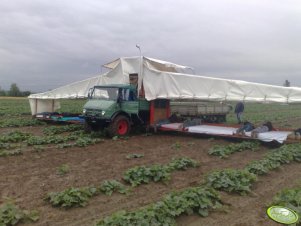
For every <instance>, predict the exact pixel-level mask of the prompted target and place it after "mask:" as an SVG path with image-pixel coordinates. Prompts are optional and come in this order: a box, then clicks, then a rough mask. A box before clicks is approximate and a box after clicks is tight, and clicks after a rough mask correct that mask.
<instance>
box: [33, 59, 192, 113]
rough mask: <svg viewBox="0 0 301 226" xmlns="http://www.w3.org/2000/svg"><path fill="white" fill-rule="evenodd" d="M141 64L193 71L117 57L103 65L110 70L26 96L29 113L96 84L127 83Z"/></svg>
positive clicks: (45, 109)
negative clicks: (130, 75)
mask: <svg viewBox="0 0 301 226" xmlns="http://www.w3.org/2000/svg"><path fill="white" fill-rule="evenodd" d="M142 65H145V66H147V67H149V68H150V69H152V70H159V71H162V72H168V71H171V72H182V73H188V72H189V73H191V72H193V69H192V68H190V67H187V66H183V65H178V64H174V63H171V62H167V61H162V60H156V59H152V58H147V57H123V58H119V59H117V60H114V61H112V62H110V63H107V64H105V65H103V66H104V67H106V68H108V69H111V70H110V71H109V72H106V73H104V74H102V75H98V76H95V77H92V78H89V79H85V80H83V81H79V82H74V83H71V84H68V85H65V86H62V87H59V88H56V89H53V90H50V91H47V92H44V93H37V94H32V95H30V96H29V97H28V98H29V103H30V108H31V113H32V115H35V114H37V113H41V112H54V111H56V110H58V109H59V108H60V104H59V99H74V98H85V97H87V96H88V92H89V89H90V88H92V87H93V86H96V85H106V84H129V74H135V73H136V74H140V71H142ZM140 77H141V76H140ZM141 82H142V80H141V79H140V78H139V82H138V83H139V84H138V87H139V88H140V87H141ZM50 100H51V101H50Z"/></svg>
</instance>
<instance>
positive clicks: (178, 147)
mask: <svg viewBox="0 0 301 226" xmlns="http://www.w3.org/2000/svg"><path fill="white" fill-rule="evenodd" d="M181 147H182V144H181V143H180V142H179V141H177V142H176V143H174V144H173V145H171V148H172V149H176V150H179V149H181Z"/></svg>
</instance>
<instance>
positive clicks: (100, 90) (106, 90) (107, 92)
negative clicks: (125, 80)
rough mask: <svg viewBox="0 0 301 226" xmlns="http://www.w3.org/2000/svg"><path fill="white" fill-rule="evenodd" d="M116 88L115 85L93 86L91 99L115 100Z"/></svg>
mask: <svg viewBox="0 0 301 226" xmlns="http://www.w3.org/2000/svg"><path fill="white" fill-rule="evenodd" d="M117 96H118V88H116V87H95V88H94V90H93V93H92V95H91V98H92V99H102V100H117Z"/></svg>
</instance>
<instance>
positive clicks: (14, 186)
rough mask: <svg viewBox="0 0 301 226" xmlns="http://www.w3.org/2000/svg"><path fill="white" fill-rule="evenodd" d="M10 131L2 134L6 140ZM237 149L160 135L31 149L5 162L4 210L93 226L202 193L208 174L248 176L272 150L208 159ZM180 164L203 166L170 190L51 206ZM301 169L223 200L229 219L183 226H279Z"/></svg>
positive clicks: (184, 220) (55, 224)
mask: <svg viewBox="0 0 301 226" xmlns="http://www.w3.org/2000/svg"><path fill="white" fill-rule="evenodd" d="M8 130H10V129H0V133H4V132H7V131H8ZM21 130H22V131H28V132H31V133H34V134H42V127H28V128H22V129H21ZM231 142H233V141H227V140H224V139H212V138H208V137H200V136H178V135H170V134H166V133H163V134H157V135H152V136H144V135H134V136H131V137H129V139H118V140H112V139H105V140H104V141H103V142H101V143H98V144H96V145H91V146H88V147H85V148H74V147H73V148H66V149H57V148H56V147H55V146H51V145H49V146H48V147H47V148H45V149H44V150H42V151H40V152H36V151H33V150H32V148H30V147H28V148H26V150H25V151H24V153H23V155H20V156H10V157H2V158H0V172H1V175H0V197H1V199H0V202H1V203H2V202H4V201H6V200H7V199H13V200H14V201H15V203H16V204H17V205H19V206H20V207H21V208H23V209H28V210H38V211H39V215H40V219H39V221H38V222H36V223H27V224H24V225H36V226H38V225H39V226H40V225H41V226H66V225H67V226H68V225H72V226H86V225H87V226H88V225H95V223H96V222H97V220H99V219H102V218H103V217H105V216H108V215H110V214H112V213H114V212H116V211H119V210H134V209H137V208H139V207H142V206H145V205H147V204H149V203H153V202H156V201H158V200H160V199H161V198H162V197H163V196H164V195H165V194H168V193H170V192H171V191H175V190H181V189H184V188H187V187H190V186H197V185H198V184H199V183H200V181H201V180H202V179H203V178H204V175H206V173H208V172H210V171H213V170H216V169H224V168H236V169H241V168H243V167H245V166H246V165H247V164H248V163H249V162H251V161H252V160H256V159H260V158H262V157H263V155H264V154H266V153H267V152H268V151H270V150H271V148H270V147H266V146H261V148H260V149H259V150H258V151H255V152H254V151H244V152H239V153H235V154H232V155H231V156H230V157H229V158H228V159H220V158H219V157H216V156H210V155H208V153H207V152H208V150H209V149H210V148H211V147H212V146H213V145H216V144H225V145H226V144H229V143H231ZM131 153H141V154H144V157H142V158H137V159H130V160H129V159H127V158H126V156H127V155H128V154H131ZM176 157H189V158H192V159H195V160H197V161H199V162H200V167H199V168H195V169H188V170H187V171H181V172H174V173H172V177H171V180H170V182H169V183H168V184H167V185H166V184H163V183H150V184H147V185H141V186H139V187H136V188H134V189H133V191H132V193H131V194H130V195H128V196H126V195H121V194H113V195H112V196H105V195H99V196H95V197H92V198H91V199H90V200H89V202H88V204H87V206H85V207H82V208H72V209H68V210H65V209H62V208H54V207H52V206H51V205H50V204H49V203H47V202H46V201H44V197H45V195H46V194H47V193H49V192H57V191H62V190H64V189H67V188H69V187H83V186H90V185H95V186H97V185H100V184H101V183H102V182H103V181H104V180H110V179H116V180H120V181H122V175H123V173H124V172H125V171H126V170H127V169H129V168H131V167H134V166H139V165H151V164H166V163H168V162H170V161H171V160H172V159H173V158H176ZM62 164H68V165H69V166H70V172H69V173H67V174H66V175H63V176H61V175H59V174H58V173H57V169H58V167H59V166H61V165H62ZM300 179H301V164H296V163H292V164H289V165H285V166H283V167H282V168H280V169H279V170H276V171H273V172H271V173H269V174H268V175H266V176H261V177H259V181H258V182H256V183H255V185H254V187H253V190H252V191H253V193H252V194H250V195H247V196H239V195H229V194H227V193H223V192H222V193H221V194H222V199H223V201H224V202H225V203H227V204H228V207H227V208H226V210H227V211H226V212H225V211H217V212H211V213H210V215H209V217H206V218H201V217H199V216H197V215H193V216H181V217H180V218H178V219H177V222H178V225H182V226H184V225H185V226H186V225H190V226H198V225H208V226H210V225H225V226H227V225H233V226H234V225H235V226H254V225H271V226H272V225H275V226H276V225H278V224H276V223H274V222H272V221H271V220H269V219H268V217H267V216H266V214H265V210H266V207H267V205H268V203H269V202H270V201H271V200H272V197H273V196H274V195H275V194H276V193H277V192H278V191H280V190H281V189H283V188H287V187H292V186H293V185H295V184H297V183H300Z"/></svg>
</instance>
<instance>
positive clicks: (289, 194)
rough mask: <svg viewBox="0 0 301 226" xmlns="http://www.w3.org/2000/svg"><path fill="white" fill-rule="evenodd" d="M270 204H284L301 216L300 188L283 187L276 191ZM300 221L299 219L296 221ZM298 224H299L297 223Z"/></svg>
mask: <svg viewBox="0 0 301 226" xmlns="http://www.w3.org/2000/svg"><path fill="white" fill-rule="evenodd" d="M271 205H279V206H286V207H288V208H291V209H292V210H294V211H296V212H297V213H298V214H299V217H300V216H301V188H292V189H283V190H282V191H280V192H279V193H277V194H276V195H275V196H274V198H273V202H272V203H271ZM298 222H299V223H300V219H299V221H298ZM298 225H299V224H298Z"/></svg>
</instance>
